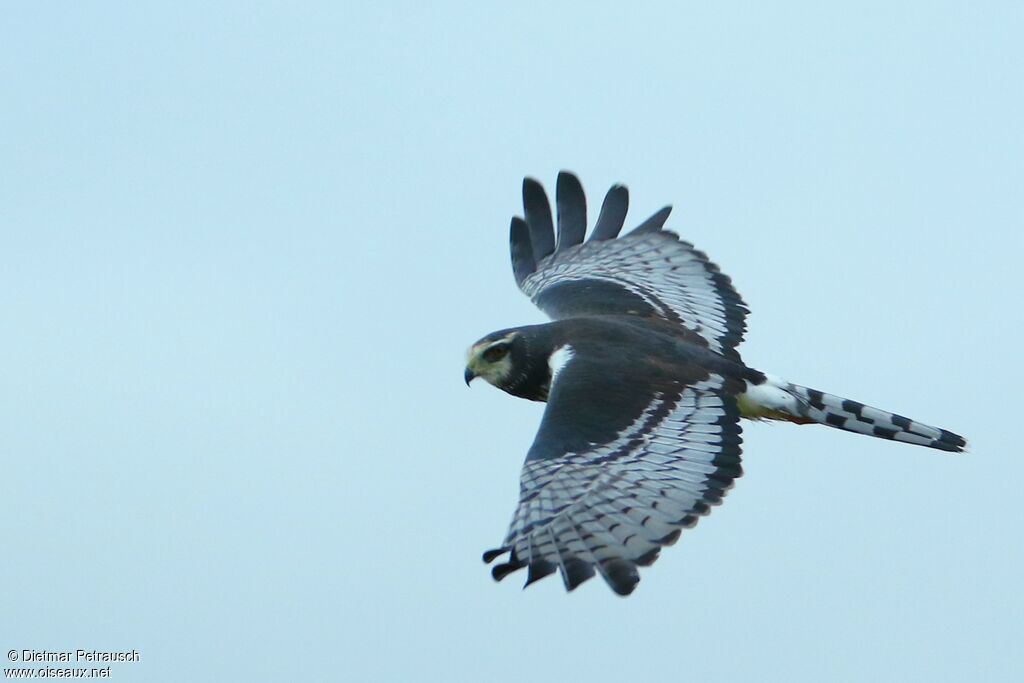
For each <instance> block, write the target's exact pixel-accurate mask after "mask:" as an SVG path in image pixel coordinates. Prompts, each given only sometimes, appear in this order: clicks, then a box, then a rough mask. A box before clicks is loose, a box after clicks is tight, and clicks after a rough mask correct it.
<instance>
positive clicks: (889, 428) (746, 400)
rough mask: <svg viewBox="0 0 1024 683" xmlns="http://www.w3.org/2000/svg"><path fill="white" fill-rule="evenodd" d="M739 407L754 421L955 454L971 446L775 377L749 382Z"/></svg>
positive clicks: (946, 434) (955, 437)
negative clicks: (824, 428) (781, 422)
mask: <svg viewBox="0 0 1024 683" xmlns="http://www.w3.org/2000/svg"><path fill="white" fill-rule="evenodd" d="M739 404H740V409H741V411H742V415H743V416H744V417H748V418H752V419H758V418H763V419H772V420H788V421H790V422H796V423H799V424H810V423H817V424H823V425H828V426H830V427H837V428H839V429H844V430H846V431H848V432H856V433H858V434H867V435H868V436H877V437H880V438H882V439H891V440H893V441H902V442H903V443H912V444H916V445H918V446H927V447H928V448H937V449H939V450H942V451H950V452H952V453H961V452H963V450H964V448H966V446H967V441H966V440H965V439H964V437H962V436H960V435H959V434H954V433H953V432H950V431H947V430H945V429H939V428H938V427H931V426H929V425H926V424H922V423H920V422H915V421H914V420H911V419H909V418H906V417H903V416H902V415H896V414H895V413H889V412H886V411H884V410H879V409H878V408H872V407H871V406H866V405H864V404H863V403H859V402H857V401H851V400H850V399H848V398H842V397H841V396H834V395H832V394H826V393H825V392H822V391H818V390H817V389H808V388H807V387H802V386H800V385H798V384H791V383H790V382H787V381H785V380H783V379H779V378H778V377H772V376H771V375H767V376H766V380H765V381H764V382H763V383H761V384H753V383H750V382H748V383H747V391H746V393H744V394H741V395H740V397H739Z"/></svg>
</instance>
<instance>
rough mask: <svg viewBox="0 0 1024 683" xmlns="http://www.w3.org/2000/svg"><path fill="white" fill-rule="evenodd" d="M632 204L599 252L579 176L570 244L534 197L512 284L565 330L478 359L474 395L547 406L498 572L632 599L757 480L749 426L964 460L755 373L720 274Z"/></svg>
mask: <svg viewBox="0 0 1024 683" xmlns="http://www.w3.org/2000/svg"><path fill="white" fill-rule="evenodd" d="M628 203H629V194H628V192H627V190H626V188H625V187H624V186H622V185H614V186H613V187H612V188H611V189H610V190H609V191H608V194H607V195H606V196H605V199H604V203H603V204H602V206H601V211H600V213H599V214H598V217H597V223H596V224H595V225H594V228H593V230H592V231H591V233H590V238H589V239H587V240H586V241H584V237H585V234H586V230H587V207H586V199H585V197H584V194H583V188H582V186H581V185H580V182H579V180H578V179H577V178H576V176H574V175H572V174H571V173H566V172H562V173H560V174H559V176H558V185H557V189H556V197H555V204H556V207H557V215H558V232H557V235H556V233H555V224H554V221H553V220H552V215H551V207H550V204H549V203H548V198H547V195H546V194H545V192H544V188H543V187H542V186H541V185H540V183H538V182H537V181H536V180H533V179H531V178H527V179H525V180H524V181H523V207H524V213H525V216H526V218H525V219H523V218H519V217H516V218H513V219H512V227H511V251H512V270H513V272H514V274H515V278H516V282H517V283H518V285H519V287H520V289H522V291H523V292H524V293H525V294H526V295H527V296H529V297H530V298H531V299H532V300H533V302H534V303H535V304H536V305H537V306H538V307H539V308H540V309H541V310H542V311H544V312H545V313H546V314H547V315H549V316H550V317H551V318H552V319H553V322H550V323H546V324H543V325H529V326H526V327H514V328H509V329H506V330H501V331H499V332H493V333H491V334H489V335H487V336H486V337H484V338H483V339H481V340H480V341H478V342H476V343H475V344H473V346H472V348H470V350H469V355H468V359H467V363H466V371H465V379H466V383H467V384H469V383H470V381H472V380H473V379H474V378H475V377H482V378H483V379H485V380H486V381H487V382H489V383H491V384H493V385H494V386H496V387H498V388H499V389H502V390H503V391H506V392H508V393H510V394H512V395H513V396H518V397H521V398H526V399H530V400H533V401H546V402H547V406H546V408H545V410H544V417H543V419H542V420H541V424H540V428H539V430H538V432H537V436H536V438H535V439H534V442H533V445H532V446H531V447H530V450H529V452H528V453H527V456H526V462H525V464H524V465H523V470H522V476H521V479H520V488H519V505H518V507H517V509H516V512H515V515H514V516H513V518H512V523H511V526H510V527H509V531H508V535H507V536H506V537H505V541H504V542H503V543H502V545H501V547H499V548H496V549H494V550H489V551H487V552H486V553H484V561H485V562H487V563H491V562H493V561H494V560H495V559H497V558H499V557H501V556H503V555H506V554H507V558H505V560H504V561H503V562H501V563H499V564H497V565H495V566H494V568H493V570H492V574H493V576H494V578H495V579H496V580H499V581H500V580H501V579H503V578H504V577H505V576H507V575H508V574H510V573H512V572H514V571H516V570H518V569H522V568H524V567H525V568H526V569H527V572H528V574H527V579H526V585H529V584H531V583H533V582H534V581H536V580H538V579H541V578H543V577H545V576H547V575H549V574H552V573H554V572H555V571H559V572H560V573H561V576H562V580H563V581H564V583H565V587H566V590H572V589H574V588H575V587H576V586H578V585H579V584H581V583H583V582H584V581H586V580H587V579H589V578H591V577H593V576H594V574H595V573H598V574H600V575H601V576H602V577H603V578H604V580H605V581H606V582H607V583H608V585H609V586H611V588H612V590H614V591H615V592H616V593H618V594H620V595H628V594H629V593H631V592H632V591H633V589H634V588H635V587H636V584H637V582H638V581H639V580H640V576H639V572H638V570H637V568H638V567H643V566H648V565H650V564H651V563H653V562H654V561H655V559H657V557H658V553H659V552H660V550H661V548H662V546H666V545H671V544H672V543H674V542H675V541H676V539H678V538H679V534H680V532H681V530H682V529H685V528H689V527H692V526H693V525H694V524H696V523H697V520H698V518H699V517H701V516H702V515H706V514H708V512H709V511H710V509H711V508H710V506H712V505H717V504H719V503H721V501H722V497H723V496H724V495H725V494H726V492H727V491H728V490H729V489H730V488H731V487H732V485H733V482H734V480H735V479H736V478H737V477H739V476H740V475H741V474H742V469H741V467H740V444H741V442H742V439H741V437H740V432H741V428H740V424H739V419H740V418H741V417H744V418H748V419H755V420H757V419H766V420H785V421H788V422H794V423H796V424H823V425H828V426H830V427H838V428H839V429H844V430H846V431H850V432H856V433H858V434H867V435H869V436H877V437H881V438H883V439H891V440H893V441H902V442H904V443H909V444H916V445H919V446H927V447H929V448H937V449H939V450H943V451H951V452H954V453H958V452H961V451H963V449H964V447H965V446H966V441H965V440H964V439H963V438H962V437H960V436H958V435H957V434H953V433H952V432H949V431H946V430H945V429H938V428H936V427H929V426H928V425H925V424H922V423H920V422H917V421H915V420H910V419H908V418H905V417H902V416H900V415H896V414H893V413H889V412H886V411H884V410H879V409H877V408H872V407H870V406H866V405H864V404H863V403H859V402H857V401H851V400H849V399H846V398H841V397H839V396H833V395H831V394H826V393H824V392H821V391H818V390H816V389H808V388H807V387H802V386H799V385H797V384H791V383H790V382H787V381H785V380H783V379H780V378H778V377H773V376H771V375H767V374H765V373H763V372H761V371H759V370H755V369H753V368H751V367H748V366H746V365H745V364H744V363H743V361H742V360H741V359H740V356H739V354H738V353H737V352H736V346H737V345H738V344H739V343H740V341H741V340H742V339H743V333H744V331H745V330H746V323H745V318H746V315H747V313H748V309H747V307H746V305H745V304H744V303H743V299H741V298H740V295H739V294H737V292H736V290H735V289H734V288H733V285H732V282H731V281H730V279H729V278H728V277H727V276H726V275H723V274H722V273H721V272H720V271H719V269H718V266H716V265H715V264H714V263H712V262H711V261H709V260H708V257H707V256H706V255H705V254H704V253H703V252H701V251H698V250H697V249H695V248H694V247H693V245H691V244H689V243H688V242H684V241H682V240H680V239H679V237H678V236H677V235H675V234H674V233H671V232H668V231H666V230H664V229H663V226H664V224H665V221H666V219H667V218H668V215H669V212H670V210H671V207H665V208H663V209H662V210H660V211H658V212H657V213H655V214H654V215H653V216H651V217H650V218H648V219H647V220H645V221H644V222H643V223H641V224H640V225H639V226H638V227H636V228H635V229H633V230H632V231H631V232H629V233H627V234H625V235H623V236H621V237H620V236H619V232H620V230H621V229H622V226H623V222H624V220H625V218H626V209H627V206H628Z"/></svg>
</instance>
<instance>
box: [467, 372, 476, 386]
mask: <svg viewBox="0 0 1024 683" xmlns="http://www.w3.org/2000/svg"><path fill="white" fill-rule="evenodd" d="M464 377H465V378H466V386H467V387H468V386H469V383H470V382H472V381H473V380H474V379H476V373H475V372H473V371H472V370H470V369H469V368H466V374H465V375H464Z"/></svg>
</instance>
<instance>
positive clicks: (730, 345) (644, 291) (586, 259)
mask: <svg viewBox="0 0 1024 683" xmlns="http://www.w3.org/2000/svg"><path fill="white" fill-rule="evenodd" d="M556 204H557V208H558V235H557V241H556V239H555V230H554V222H553V221H552V217H551V206H550V204H549V203H548V198H547V195H546V194H545V193H544V188H543V187H542V186H541V184H540V183H538V182H537V181H536V180H533V179H532V178H526V179H525V180H524V181H523V208H524V211H525V214H526V218H525V220H524V219H522V218H519V217H516V218H513V219H512V227H511V236H510V237H511V239H510V243H511V252H512V269H513V272H514V273H515V277H516V282H517V283H518V284H519V288H520V289H522V290H523V292H524V293H525V294H526V295H527V296H529V297H530V299H532V300H533V302H534V303H535V304H537V306H538V307H539V308H540V309H541V310H543V311H544V312H545V313H547V314H548V315H550V316H551V317H552V318H555V319H560V318H571V317H574V316H580V315H595V314H633V315H641V316H656V317H659V318H664V319H666V320H669V321H672V322H674V323H677V324H679V325H681V326H683V327H685V328H687V329H689V330H691V331H692V332H696V333H697V334H698V335H699V336H700V337H701V338H703V340H704V341H705V342H706V343H707V345H708V347H709V348H710V349H711V350H713V351H716V352H718V353H722V354H724V355H727V356H729V357H733V358H735V354H734V353H733V349H734V348H735V347H736V346H737V345H738V344H739V343H740V341H742V339H743V333H744V332H745V331H746V322H745V319H746V315H747V313H748V309H747V306H746V304H744V303H743V299H742V298H740V295H739V294H738V293H737V292H736V290H735V289H734V288H733V285H732V281H731V280H730V279H729V277H728V276H726V275H723V274H722V273H721V272H720V271H719V269H718V266H716V265H715V264H714V263H712V262H711V261H709V260H708V257H707V256H706V255H705V254H704V253H703V252H701V251H698V250H697V249H694V247H693V245H692V244H690V243H688V242H684V241H682V240H680V239H679V237H678V236H677V235H675V234H674V233H671V232H666V231H664V230H662V226H663V225H664V224H665V221H666V220H667V219H668V215H669V212H670V211H671V207H665V208H663V209H662V210H660V211H658V212H657V213H655V214H654V215H653V216H651V217H650V218H648V219H647V220H645V221H644V222H643V223H641V224H640V225H639V226H638V227H637V228H635V229H634V230H633V231H631V232H629V233H628V234H626V235H623V236H621V237H619V236H618V235H619V231H620V230H621V229H622V226H623V222H624V221H625V218H626V210H627V208H628V205H629V192H628V191H627V190H626V188H625V187H624V186H622V185H614V186H613V187H612V188H611V189H610V190H609V191H608V194H607V195H606V196H605V199H604V203H603V205H602V206H601V212H600V215H599V216H598V219H597V223H596V224H595V226H594V229H593V231H592V232H591V233H590V239H589V240H588V241H586V242H584V241H583V238H584V235H585V233H586V227H587V205H586V197H585V196H584V193H583V188H582V186H581V185H580V182H579V180H578V179H577V178H576V176H574V175H573V174H571V173H568V172H565V171H563V172H561V173H559V175H558V185H557V189H556Z"/></svg>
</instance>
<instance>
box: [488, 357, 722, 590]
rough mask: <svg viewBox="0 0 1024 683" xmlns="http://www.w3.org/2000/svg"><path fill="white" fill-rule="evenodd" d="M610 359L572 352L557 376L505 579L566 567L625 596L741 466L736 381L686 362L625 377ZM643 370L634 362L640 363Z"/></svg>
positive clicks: (567, 576)
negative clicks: (667, 373) (667, 370)
mask: <svg viewBox="0 0 1024 683" xmlns="http://www.w3.org/2000/svg"><path fill="white" fill-rule="evenodd" d="M608 362H610V361H609V360H602V359H601V358H600V357H594V356H591V357H588V355H587V354H585V353H574V354H573V355H572V358H571V360H569V362H568V363H567V364H566V365H565V366H564V367H563V368H562V369H561V371H560V372H559V373H558V375H557V376H556V378H555V381H554V385H553V387H552V390H551V395H550V398H549V401H548V404H547V408H546V410H545V412H544V418H543V420H542V422H541V426H540V430H539V431H538V433H537V437H536V439H535V441H534V443H533V446H532V447H531V448H530V452H529V454H528V455H527V458H526V463H525V464H524V465H523V471H522V476H521V479H520V494H519V506H518V508H517V509H516V512H515V515H514V517H513V519H512V523H511V525H510V527H509V531H508V535H507V537H506V538H505V541H504V543H503V546H502V547H501V548H498V549H495V550H491V551H488V552H487V553H485V554H484V560H485V561H486V562H491V561H493V560H494V559H495V558H497V557H498V556H500V555H502V554H504V553H509V556H508V558H507V560H506V561H505V562H503V563H501V564H498V565H496V566H495V567H494V568H493V570H492V574H493V576H494V578H495V579H496V580H501V579H503V578H504V577H505V576H506V575H508V574H509V573H511V572H514V571H516V570H518V569H521V568H524V567H525V568H527V569H528V576H527V580H526V584H527V585H529V584H530V583H532V582H534V581H536V580H538V579H540V578H543V577H544V576H547V575H549V574H552V573H554V572H555V571H560V572H561V575H562V579H563V581H564V582H565V587H566V589H567V590H572V589H574V588H575V587H576V586H578V585H579V584H580V583H582V582H584V581H586V580H587V579H589V578H591V577H592V576H594V574H595V572H596V573H599V574H601V576H602V577H604V579H605V581H606V582H607V583H608V585H609V586H611V588H612V589H613V590H614V591H615V592H616V593H618V594H620V595H628V594H629V593H631V592H632V591H633V588H634V587H635V586H636V584H637V582H638V581H639V580H640V577H639V574H638V571H637V567H638V566H647V565H650V564H651V563H652V562H654V560H655V559H656V558H657V556H658V553H659V551H660V549H661V548H662V546H665V545H670V544H672V543H674V542H675V541H676V539H677V538H678V537H679V534H680V531H681V530H682V529H684V528H688V527H691V526H693V525H694V524H696V522H697V519H698V518H699V517H700V516H701V515H705V514H707V513H708V512H709V510H710V508H709V506H710V505H714V504H717V503H719V502H721V500H722V497H723V496H724V495H725V493H726V491H727V490H728V489H730V488H731V487H732V484H733V480H734V479H736V478H737V477H739V476H740V475H741V474H742V470H741V467H740V444H741V442H742V438H741V437H740V426H739V413H738V410H737V407H736V402H735V398H734V396H735V392H736V391H737V388H736V387H735V386H732V385H731V383H730V381H729V380H727V379H726V378H724V377H722V376H720V375H717V374H714V373H711V372H708V371H706V370H703V369H701V368H699V367H695V366H688V367H684V368H679V372H673V373H672V376H673V377H674V378H676V379H671V380H666V379H663V377H664V373H659V372H656V371H654V370H653V369H649V370H645V369H644V368H643V367H642V366H641V367H640V368H638V374H637V376H635V377H631V380H630V382H628V383H623V382H621V381H619V379H617V378H616V375H615V373H611V372H609V371H608V370H609V368H608ZM634 367H635V366H634Z"/></svg>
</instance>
